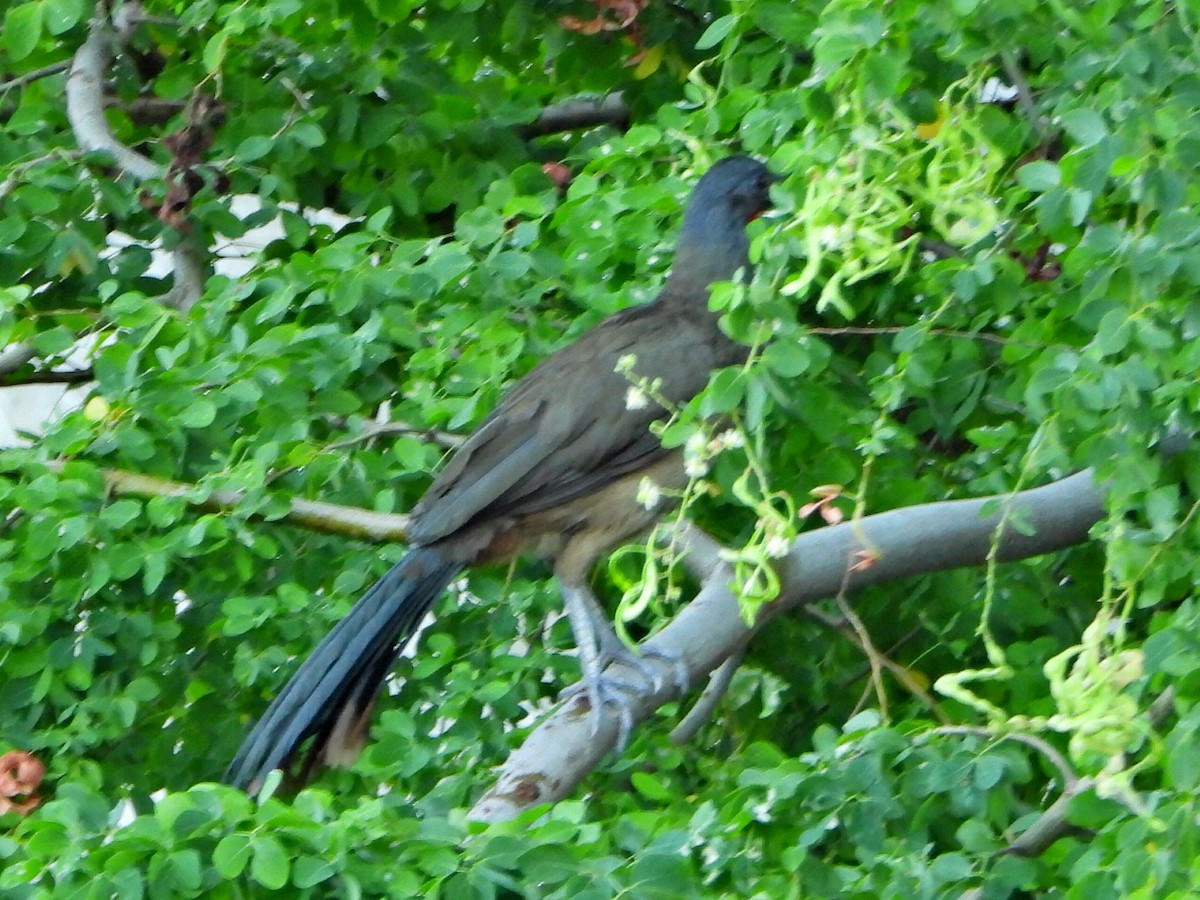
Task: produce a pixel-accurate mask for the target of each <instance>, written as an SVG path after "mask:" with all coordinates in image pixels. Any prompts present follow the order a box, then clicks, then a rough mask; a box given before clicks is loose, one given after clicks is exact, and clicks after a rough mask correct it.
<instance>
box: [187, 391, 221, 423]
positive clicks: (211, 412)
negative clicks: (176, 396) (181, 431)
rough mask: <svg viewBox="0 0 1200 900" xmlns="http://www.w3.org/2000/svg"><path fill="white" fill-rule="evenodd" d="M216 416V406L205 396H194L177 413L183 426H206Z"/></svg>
mask: <svg viewBox="0 0 1200 900" xmlns="http://www.w3.org/2000/svg"><path fill="white" fill-rule="evenodd" d="M216 417H217V406H216V404H215V403H213V402H212V401H211V400H209V399H207V398H205V397H196V398H195V399H193V400H192V401H191V402H190V403H189V404H188V405H187V406H185V407H184V408H183V409H182V410H180V413H179V424H180V425H182V426H183V427H184V428H207V427H208V426H209V425H211V424H212V423H213V420H214V419H216Z"/></svg>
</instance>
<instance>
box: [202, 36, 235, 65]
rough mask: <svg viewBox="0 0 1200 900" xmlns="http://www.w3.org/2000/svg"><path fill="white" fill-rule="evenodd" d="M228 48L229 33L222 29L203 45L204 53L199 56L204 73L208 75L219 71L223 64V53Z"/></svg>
mask: <svg viewBox="0 0 1200 900" xmlns="http://www.w3.org/2000/svg"><path fill="white" fill-rule="evenodd" d="M228 47H229V32H228V31H225V30H224V29H222V30H221V31H218V32H217V33H216V34H214V35H213V36H212V37H211V38H209V39H208V43H206V44H205V45H204V53H203V55H202V56H201V61H202V62H203V63H204V69H205V71H207V72H209V73H215V72H218V71H220V68H221V65H222V64H223V63H224V62H225V52H226V50H227V49H228Z"/></svg>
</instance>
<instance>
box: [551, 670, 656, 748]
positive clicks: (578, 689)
mask: <svg viewBox="0 0 1200 900" xmlns="http://www.w3.org/2000/svg"><path fill="white" fill-rule="evenodd" d="M644 694H645V691H644V690H643V689H642V688H641V687H640V686H639V685H636V684H632V683H631V682H628V681H622V680H621V679H620V678H615V677H613V676H611V675H600V676H597V677H595V678H587V677H585V678H583V679H582V680H580V681H577V682H575V684H572V685H569V686H568V687H566V688H564V689H563V691H562V693H561V694H560V695H559V700H560V701H563V702H568V701H570V700H572V699H573V698H575V697H578V696H580V695H582V696H584V697H586V698H587V702H588V706H589V707H590V715H591V733H592V737H595V736H596V735H597V734H599V732H600V726H601V725H602V724H603V723H604V716H605V715H606V712H605V708H606V707H613V708H615V710H616V713H617V743H616V750H617V752H618V753H622V752H624V750H625V748H626V747H627V746H628V745H629V735H630V734H631V733H632V731H633V704H632V702H631V697H633V696H637V695H644Z"/></svg>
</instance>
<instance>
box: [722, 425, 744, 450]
mask: <svg viewBox="0 0 1200 900" xmlns="http://www.w3.org/2000/svg"><path fill="white" fill-rule="evenodd" d="M717 440H719V441H720V442H721V449H722V450H734V449H737V448H738V447H745V446H746V436H745V435H744V434H742V433H741V432H740V431H738V430H737V429H735V428H730V429H729V430H728V431H723V432H721V434H720V435H718V437H717Z"/></svg>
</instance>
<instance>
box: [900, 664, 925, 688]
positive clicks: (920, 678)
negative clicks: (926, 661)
mask: <svg viewBox="0 0 1200 900" xmlns="http://www.w3.org/2000/svg"><path fill="white" fill-rule="evenodd" d="M904 671H905V672H907V673H908V677H909V678H911V679H912V683H913V684H915V685H916V686H917V687H919V688H920V689H921V690H923V691H927V690H929V676H928V675H926V674H925V673H924V672H922V671H921V670H920V669H909V668H907V667H906V668H905V670H904Z"/></svg>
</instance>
